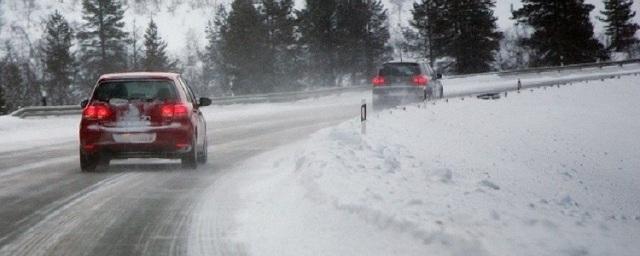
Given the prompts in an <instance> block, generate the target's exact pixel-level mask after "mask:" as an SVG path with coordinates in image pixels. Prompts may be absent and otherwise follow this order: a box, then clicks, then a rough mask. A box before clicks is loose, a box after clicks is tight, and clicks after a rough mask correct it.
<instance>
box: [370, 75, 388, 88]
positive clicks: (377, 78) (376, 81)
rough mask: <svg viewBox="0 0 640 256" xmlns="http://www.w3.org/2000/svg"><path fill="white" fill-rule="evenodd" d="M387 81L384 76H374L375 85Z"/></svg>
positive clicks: (380, 84)
mask: <svg viewBox="0 0 640 256" xmlns="http://www.w3.org/2000/svg"><path fill="white" fill-rule="evenodd" d="M384 83H385V81H384V77H383V76H376V77H374V78H373V86H383V85H384Z"/></svg>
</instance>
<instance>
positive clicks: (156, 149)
mask: <svg viewBox="0 0 640 256" xmlns="http://www.w3.org/2000/svg"><path fill="white" fill-rule="evenodd" d="M210 104H211V100H210V99H208V98H200V99H199V100H196V98H195V96H194V94H193V91H192V90H191V89H190V88H189V86H188V85H187V84H186V83H185V82H184V80H183V79H182V78H181V77H180V75H179V74H174V73H122V74H108V75H103V76H102V77H100V79H99V80H98V83H97V84H96V86H95V89H94V90H93V93H92V96H91V98H90V99H89V100H85V101H83V102H82V107H83V112H82V121H81V122H80V166H81V169H82V171H94V170H95V169H96V167H97V166H98V165H105V166H108V164H109V161H110V160H111V159H114V158H115V159H126V158H170V159H181V160H182V165H183V166H184V167H187V168H196V167H197V165H198V163H205V162H206V161H207V134H206V132H207V129H206V123H205V120H204V118H203V116H202V113H201V112H200V107H204V106H208V105H210Z"/></svg>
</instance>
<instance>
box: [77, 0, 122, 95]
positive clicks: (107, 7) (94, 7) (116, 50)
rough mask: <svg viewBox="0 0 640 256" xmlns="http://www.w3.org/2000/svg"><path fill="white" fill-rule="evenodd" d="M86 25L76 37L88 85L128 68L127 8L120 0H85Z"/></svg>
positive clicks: (84, 17)
mask: <svg viewBox="0 0 640 256" xmlns="http://www.w3.org/2000/svg"><path fill="white" fill-rule="evenodd" d="M82 7H83V15H82V19H83V20H84V21H85V24H84V25H83V26H82V27H81V28H80V32H79V33H78V34H77V37H78V39H79V41H80V50H81V55H82V56H81V61H82V66H83V67H84V68H85V69H84V70H83V71H84V74H83V76H84V80H86V81H85V83H86V84H87V85H91V84H92V83H91V82H90V81H93V80H95V79H97V78H98V76H100V75H101V74H104V73H110V72H116V71H124V70H126V63H127V59H126V43H127V39H128V33H127V32H125V31H124V26H125V23H124V21H123V18H124V9H123V6H122V3H121V2H120V1H118V0H82Z"/></svg>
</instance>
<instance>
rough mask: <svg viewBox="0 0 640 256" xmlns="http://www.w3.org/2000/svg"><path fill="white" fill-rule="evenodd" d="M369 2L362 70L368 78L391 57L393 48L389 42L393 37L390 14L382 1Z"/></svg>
mask: <svg viewBox="0 0 640 256" xmlns="http://www.w3.org/2000/svg"><path fill="white" fill-rule="evenodd" d="M366 3H367V9H366V10H367V24H366V33H365V37H364V59H365V64H364V65H363V68H364V69H363V70H362V72H363V73H364V75H365V76H367V77H366V78H367V79H368V78H369V77H368V76H371V75H373V74H374V73H376V71H377V70H376V69H377V67H378V66H380V65H381V64H382V62H384V61H387V60H388V59H390V58H391V56H390V54H391V53H392V52H393V49H392V48H391V47H389V45H388V42H389V39H390V38H391V35H390V33H389V25H388V24H389V21H388V18H389V16H388V15H387V9H386V8H384V4H382V1H380V0H378V1H369V0H368V1H366Z"/></svg>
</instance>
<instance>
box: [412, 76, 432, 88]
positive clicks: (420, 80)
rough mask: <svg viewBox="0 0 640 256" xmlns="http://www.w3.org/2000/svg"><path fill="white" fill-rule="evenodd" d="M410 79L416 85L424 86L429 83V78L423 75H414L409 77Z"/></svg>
mask: <svg viewBox="0 0 640 256" xmlns="http://www.w3.org/2000/svg"><path fill="white" fill-rule="evenodd" d="M411 81H412V82H413V84H414V85H416V86H425V85H427V84H428V83H429V78H428V77H427V76H425V75H416V76H414V77H413V78H412V79H411Z"/></svg>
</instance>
